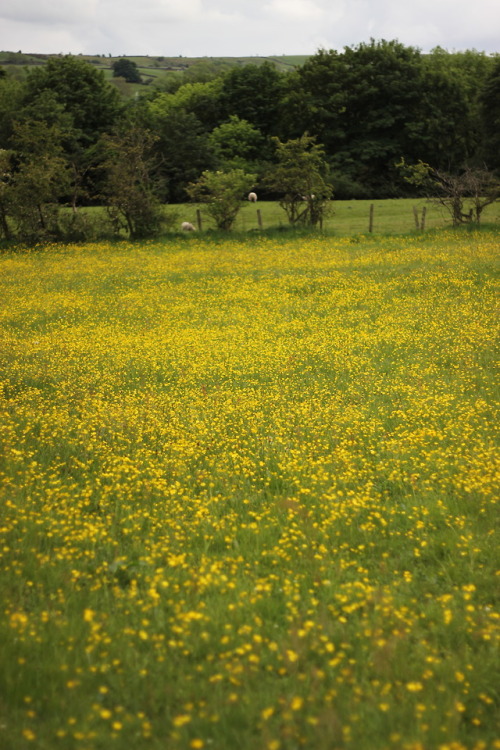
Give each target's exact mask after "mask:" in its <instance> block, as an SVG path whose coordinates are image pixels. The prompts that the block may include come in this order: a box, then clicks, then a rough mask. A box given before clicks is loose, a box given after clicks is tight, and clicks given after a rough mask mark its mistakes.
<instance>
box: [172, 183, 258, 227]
mask: <svg viewBox="0 0 500 750" xmlns="http://www.w3.org/2000/svg"><path fill="white" fill-rule="evenodd" d="M255 179H256V175H254V174H247V173H246V172H244V171H243V170H242V169H233V170H231V171H230V172H209V171H205V172H203V174H202V175H201V177H200V178H199V180H197V182H195V183H191V184H190V185H189V186H188V188H187V193H188V194H189V196H190V197H191V198H192V199H193V200H195V201H199V202H200V203H206V204H207V211H208V213H209V214H210V216H211V217H212V218H213V219H214V221H215V225H216V227H217V229H222V230H224V231H228V230H229V229H231V227H232V226H233V224H234V222H235V219H236V216H237V215H238V212H239V210H240V209H241V206H242V205H243V201H242V199H243V196H244V195H245V194H246V193H247V192H248V190H250V188H251V187H252V186H253V184H254V183H255Z"/></svg>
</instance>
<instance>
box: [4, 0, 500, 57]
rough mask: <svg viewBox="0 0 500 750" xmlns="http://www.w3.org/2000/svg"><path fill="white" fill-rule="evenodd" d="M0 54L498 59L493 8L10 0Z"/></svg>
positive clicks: (335, 1)
mask: <svg viewBox="0 0 500 750" xmlns="http://www.w3.org/2000/svg"><path fill="white" fill-rule="evenodd" d="M0 2H3V4H5V6H6V7H5V8H4V9H2V8H0V49H4V50H17V49H22V50H29V51H32V52H60V51H65V52H74V53H78V52H85V53H88V54H106V53H108V52H110V53H112V54H113V55H123V54H129V55H133V54H150V55H172V56H175V55H180V54H181V55H185V56H200V57H201V56H204V55H207V56H235V57H239V56H247V55H262V56H265V55H279V54H313V53H314V52H315V51H316V50H317V49H318V48H319V47H325V48H327V49H330V48H334V49H342V48H343V47H344V46H346V45H355V44H358V43H359V42H363V41H368V40H369V39H370V37H374V38H375V39H381V38H384V39H394V38H397V39H399V40H400V41H401V42H402V43H403V44H411V45H414V46H417V47H420V48H422V49H424V50H428V49H431V48H432V47H434V46H436V45H441V46H442V47H445V48H446V49H466V48H472V47H475V48H476V49H479V50H483V49H484V50H486V51H487V52H494V51H497V52H498V51H500V49H499V47H500V40H499V38H498V29H499V28H500V3H498V0H474V2H473V3H471V2H470V0H413V1H410V0H349V2H347V0H253V1H252V0H18V2H15V1H14V2H11V3H8V5H7V3H6V2H5V0H0Z"/></svg>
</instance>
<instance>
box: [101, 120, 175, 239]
mask: <svg viewBox="0 0 500 750" xmlns="http://www.w3.org/2000/svg"><path fill="white" fill-rule="evenodd" d="M156 139H157V137H156V136H155V135H154V134H153V133H151V132H150V131H148V130H146V129H144V128H143V127H142V126H141V125H138V124H136V123H124V124H122V125H121V126H120V127H118V128H116V129H115V131H114V132H113V133H112V134H111V135H108V134H104V135H103V136H101V146H102V148H103V161H102V165H101V166H102V167H103V169H104V170H105V173H106V179H105V183H104V190H103V197H104V199H105V202H106V205H107V208H108V214H109V217H110V219H111V222H112V224H113V227H114V229H115V231H116V233H119V232H120V231H121V230H122V229H125V230H126V231H127V233H128V236H129V237H130V238H131V239H143V238H147V237H155V236H157V235H158V234H159V233H160V232H161V230H162V228H163V227H164V225H165V222H166V217H165V215H164V213H163V208H162V205H161V203H160V200H159V197H158V195H159V193H160V191H161V186H160V184H159V181H158V178H157V177H156V175H155V171H156V160H155V157H154V153H153V144H154V142H155V141H156Z"/></svg>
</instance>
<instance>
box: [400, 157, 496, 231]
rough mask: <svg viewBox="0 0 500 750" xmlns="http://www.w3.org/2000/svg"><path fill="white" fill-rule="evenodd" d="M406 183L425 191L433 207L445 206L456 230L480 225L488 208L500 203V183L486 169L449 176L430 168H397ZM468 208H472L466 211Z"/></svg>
mask: <svg viewBox="0 0 500 750" xmlns="http://www.w3.org/2000/svg"><path fill="white" fill-rule="evenodd" d="M396 166H397V167H398V169H400V170H401V172H402V173H403V176H404V179H405V180H406V181H407V182H408V183H410V184H411V185H415V186H416V187H418V188H420V189H421V190H423V192H424V193H425V195H426V197H427V199H428V200H429V201H431V202H432V203H436V204H437V205H440V206H444V208H446V210H447V211H448V212H449V213H450V215H451V220H452V223H453V226H458V225H459V224H465V223H468V222H472V221H475V222H476V224H479V223H480V221H481V214H482V212H483V210H484V209H485V208H486V206H489V205H491V204H492V203H495V202H496V201H497V200H499V199H500V181H499V180H498V179H497V178H496V177H495V175H494V174H493V173H492V172H490V171H489V170H487V169H484V168H483V169H481V168H475V169H472V168H471V167H466V168H465V169H464V170H463V171H462V172H461V173H460V174H449V173H448V172H443V171H442V170H440V169H434V168H433V167H431V166H430V165H429V164H426V163H425V162H423V161H419V162H418V164H413V165H409V164H406V163H405V161H404V159H401V161H400V162H399V163H398V164H396ZM466 206H472V208H470V209H469V210H467V207H466Z"/></svg>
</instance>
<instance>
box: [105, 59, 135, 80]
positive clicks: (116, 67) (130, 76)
mask: <svg viewBox="0 0 500 750" xmlns="http://www.w3.org/2000/svg"><path fill="white" fill-rule="evenodd" d="M111 67H112V68H113V76H114V77H115V78H124V79H125V80H126V81H127V82H128V83H142V78H141V74H140V73H139V68H138V67H137V63H135V62H134V61H133V60H129V59H127V58H126V57H122V58H121V59H120V60H116V62H114V63H113V65H112V66H111Z"/></svg>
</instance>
